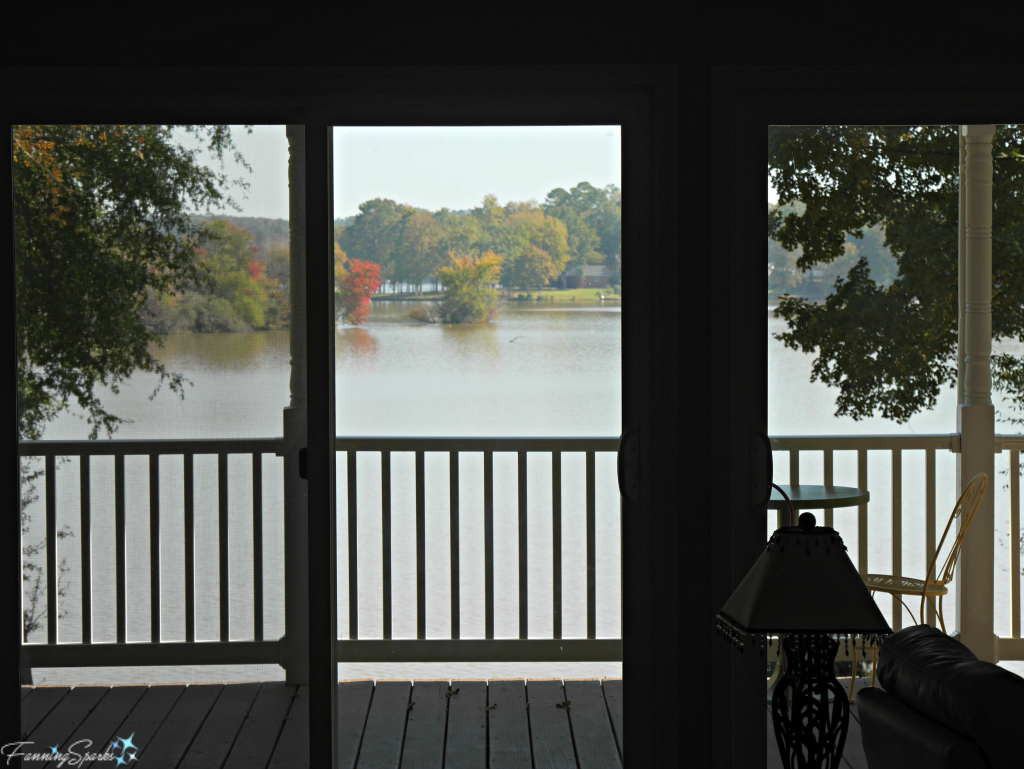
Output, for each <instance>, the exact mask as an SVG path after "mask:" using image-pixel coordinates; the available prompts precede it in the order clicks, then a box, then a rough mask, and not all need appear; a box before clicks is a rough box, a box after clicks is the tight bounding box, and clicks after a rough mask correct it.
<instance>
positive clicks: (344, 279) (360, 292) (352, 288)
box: [334, 259, 380, 326]
mask: <svg viewBox="0 0 1024 769" xmlns="http://www.w3.org/2000/svg"><path fill="white" fill-rule="evenodd" d="M336 285H337V287H336V288H335V290H334V315H335V317H336V318H338V319H340V320H342V321H344V322H345V323H352V324H354V325H357V326H358V325H359V324H361V323H362V322H363V321H365V320H366V319H367V317H369V315H370V297H371V296H372V295H373V294H374V292H376V291H377V289H378V288H380V265H379V264H374V263H373V262H364V261H363V260H361V259H349V260H348V265H347V268H346V269H345V274H344V275H342V276H341V277H340V278H338V279H337V281H336Z"/></svg>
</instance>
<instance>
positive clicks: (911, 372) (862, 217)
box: [768, 126, 1024, 423]
mask: <svg viewBox="0 0 1024 769" xmlns="http://www.w3.org/2000/svg"><path fill="white" fill-rule="evenodd" d="M956 131H957V129H956V127H955V126H924V127H916V128H905V127H894V126H871V127H861V126H819V127H774V128H770V129H769V135H768V139H769V166H768V168H769V175H770V178H771V181H772V184H773V186H774V187H775V189H776V191H777V192H778V194H779V201H780V202H790V201H795V200H799V201H801V202H802V203H803V204H805V205H806V209H805V210H804V212H803V213H802V215H797V214H795V213H787V212H783V211H781V210H780V209H776V210H774V211H772V212H771V213H770V214H769V217H768V231H769V237H772V238H774V239H776V240H777V241H778V242H779V243H780V244H781V245H782V247H783V248H785V249H787V250H790V251H792V250H795V249H796V248H797V247H800V248H802V254H801V255H800V257H799V258H798V260H797V266H798V267H799V268H800V269H802V270H804V269H809V268H810V267H811V266H812V265H818V264H826V265H827V264H830V263H832V262H833V261H835V260H836V259H837V258H839V257H840V255H841V254H842V253H843V250H844V242H845V240H846V236H847V235H848V234H849V235H852V236H853V237H854V238H857V239H860V238H862V237H863V234H864V228H865V227H871V226H874V225H878V224H881V225H883V226H884V231H885V240H884V244H883V245H884V246H885V247H888V248H889V249H891V252H892V255H893V257H894V258H895V259H896V262H897V265H898V274H897V275H896V277H895V279H894V280H893V281H892V282H891V283H890V284H889V285H884V284H880V283H879V282H877V281H876V280H875V278H874V276H873V275H872V274H871V269H870V267H869V264H868V260H867V258H860V259H859V260H858V261H857V264H856V265H855V266H853V267H852V268H850V269H849V270H848V271H847V273H846V277H845V278H844V277H838V278H836V281H835V291H834V293H833V295H832V296H830V297H828V299H827V300H826V301H825V302H824V304H814V303H811V302H808V301H806V300H802V299H799V298H795V297H788V298H784V299H783V301H782V302H781V303H780V305H779V307H778V309H777V310H776V314H777V317H781V318H785V319H786V321H787V324H788V329H789V330H788V331H787V332H785V333H783V334H780V335H779V336H778V338H779V339H780V340H781V341H783V342H784V343H785V344H786V346H787V347H790V348H792V349H797V350H803V351H804V352H806V353H809V354H816V358H815V360H814V363H813V367H812V381H814V380H821V381H823V382H825V383H826V384H828V385H831V386H834V387H838V388H839V396H838V397H837V400H836V407H837V408H836V415H837V416H840V415H850V416H852V417H853V418H854V419H861V418H863V417H866V416H870V415H871V414H873V413H875V412H876V411H880V412H881V414H882V416H884V417H885V418H887V419H893V420H895V421H897V422H906V421H907V420H908V419H909V418H910V417H911V416H913V415H914V414H915V413H917V412H919V411H921V410H922V409H927V408H931V407H933V406H934V405H935V402H936V397H937V395H938V392H939V388H940V387H942V386H944V385H947V386H949V387H954V386H955V384H956V376H957V364H956V342H957V235H958V209H959V193H958V180H959V160H958V158H959V148H958V139H957V133H956ZM1022 140H1024V132H1022V131H1021V129H1020V128H1019V127H1018V126H1000V128H999V131H998V132H997V134H996V137H995V141H994V146H993V165H994V177H993V186H992V198H993V212H992V278H993V292H992V336H993V339H994V340H995V341H1000V340H1002V339H1015V340H1021V341H1024V301H1022V297H1024V224H1022V222H1024V195H1022V192H1024V190H1022V185H1024V163H1022V159H1024V152H1022V147H1021V145H1022ZM992 373H993V386H994V388H995V389H996V390H997V391H1002V392H1005V393H1007V394H1008V396H1009V398H1010V400H1011V402H1012V403H1013V404H1014V407H1015V409H1018V410H1019V409H1020V408H1021V407H1022V406H1024V361H1022V359H1021V358H1018V357H1016V356H1013V355H1008V354H1000V355H994V356H993V358H992ZM1004 421H1009V422H1017V423H1020V422H1021V420H1019V419H1006V420H1004Z"/></svg>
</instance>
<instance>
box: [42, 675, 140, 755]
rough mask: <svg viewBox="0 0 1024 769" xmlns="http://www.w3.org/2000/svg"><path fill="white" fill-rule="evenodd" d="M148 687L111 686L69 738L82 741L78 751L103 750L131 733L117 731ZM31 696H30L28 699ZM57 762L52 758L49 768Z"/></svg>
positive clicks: (77, 741)
mask: <svg viewBox="0 0 1024 769" xmlns="http://www.w3.org/2000/svg"><path fill="white" fill-rule="evenodd" d="M148 688H149V687H147V686H142V685H140V686H113V687H111V688H110V689H108V690H107V692H106V694H104V695H103V698H102V699H101V700H100V701H99V704H97V705H96V706H95V707H94V708H93V709H92V711H91V712H90V713H89V715H88V716H86V718H85V719H84V720H83V721H82V722H81V724H79V726H78V728H77V729H75V731H74V733H73V734H72V735H71V737H69V738H68V744H69V745H71V744H75V743H78V744H79V747H78V752H79V753H82V754H85V753H103V752H104V751H105V750H106V748H107V746H108V745H109V744H110V742H111V741H112V740H113V739H114V738H115V737H127V736H128V735H127V734H117V730H118V728H119V727H120V726H121V725H122V724H123V723H124V722H125V720H126V719H127V718H128V717H129V716H130V715H131V712H132V709H133V708H134V707H135V706H136V705H137V704H138V703H139V701H140V700H141V699H142V696H143V695H144V694H145V693H146V691H147V690H148ZM27 700H28V698H27V697H26V698H25V701H27ZM25 701H23V702H22V708H24V706H25ZM83 741H84V742H83ZM57 765H58V762H57V761H51V762H50V763H48V764H47V765H46V766H47V769H51V768H53V767H57ZM65 766H67V764H65Z"/></svg>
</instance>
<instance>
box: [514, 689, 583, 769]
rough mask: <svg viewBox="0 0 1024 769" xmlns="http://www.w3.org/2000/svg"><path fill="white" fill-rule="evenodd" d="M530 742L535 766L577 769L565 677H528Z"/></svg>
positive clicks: (535, 768)
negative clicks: (537, 678) (530, 678)
mask: <svg viewBox="0 0 1024 769" xmlns="http://www.w3.org/2000/svg"><path fill="white" fill-rule="evenodd" d="M526 698H527V701H528V702H529V704H530V708H529V711H528V716H529V720H530V745H531V747H532V748H533V766H534V769H576V751H575V750H574V749H573V746H572V731H571V730H570V729H569V714H568V713H567V712H566V710H565V708H564V707H558V706H559V705H561V704H563V703H564V702H565V691H564V689H563V688H562V682H561V681H528V682H527V684H526Z"/></svg>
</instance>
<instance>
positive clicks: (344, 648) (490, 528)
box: [19, 437, 622, 667]
mask: <svg viewBox="0 0 1024 769" xmlns="http://www.w3.org/2000/svg"><path fill="white" fill-rule="evenodd" d="M335 449H336V451H345V452H346V453H347V462H346V487H347V491H348V498H347V524H348V542H349V558H348V569H349V590H348V608H349V638H348V639H344V640H341V639H339V640H338V657H339V660H340V661H341V660H343V661H347V662H373V661H379V662H449V661H461V662H487V661H619V660H621V659H622V641H621V639H617V638H597V636H596V614H597V613H596V604H597V583H596V572H597V565H596V561H595V559H596V542H595V539H596V522H595V510H596V479H595V457H596V455H597V454H598V453H610V454H614V453H615V452H616V451H617V449H618V439H617V438H449V437H441V438H341V437H339V438H337V439H336V442H335ZM283 450H284V442H283V440H282V439H280V438H261V439H234V440H109V441H23V442H21V443H20V444H19V453H20V455H21V456H23V457H43V458H44V464H45V467H44V473H45V476H44V487H45V508H46V551H47V559H46V566H45V574H46V584H47V609H46V610H47V641H46V643H42V644H39V643H32V644H25V645H24V646H23V658H22V660H23V661H22V665H23V666H24V667H67V666H72V667H79V666H80V667H95V666H118V665H199V664H256V663H278V664H281V663H283V660H284V652H283V648H282V645H281V644H280V643H279V641H278V639H274V640H268V639H265V638H264V636H263V625H264V622H263V613H264V590H263V587H264V586H263V562H262V557H263V546H262V544H263V491H262V489H263V471H262V456H263V454H278V455H280V454H281V452H282V451H283ZM359 452H379V454H380V462H381V473H382V480H383V484H382V488H383V490H384V493H383V496H382V502H381V525H382V532H383V533H384V535H385V536H384V537H383V542H385V543H390V541H391V538H390V531H391V509H390V499H391V493H390V488H391V470H390V466H391V455H392V453H394V452H415V483H416V552H417V579H416V591H417V638H416V639H394V638H392V629H391V614H392V612H391V596H392V584H391V548H390V547H389V546H384V547H383V548H382V551H383V552H382V561H383V562H382V570H383V583H384V584H383V587H384V589H383V606H382V614H383V617H384V638H383V639H364V638H360V637H359V612H358V603H359V591H358V569H357V564H358V558H359V553H358V549H357V547H356V542H357V537H356V523H357V515H356V509H357V505H358V499H359V497H358V486H357V481H356V457H357V454H358V453H359ZM426 452H445V453H447V454H448V455H449V473H450V478H451V480H452V483H451V486H450V489H449V510H450V513H449V514H450V531H451V557H450V563H451V567H450V568H451V638H450V639H444V640H441V639H427V638H426V579H425V564H426V526H425V522H426V521H425V516H426V507H427V506H426V498H425V470H424V455H425V453H426ZM466 452H477V453H482V454H483V460H484V462H483V489H484V539H485V541H484V572H485V591H484V592H485V617H486V621H485V637H484V638H483V639H465V638H462V637H461V627H460V616H461V609H460V598H459V583H460V579H459V575H460V559H459V532H460V527H459V483H458V479H459V456H460V454H461V453H466ZM501 452H511V453H515V454H516V455H517V458H518V524H519V527H518V530H519V555H518V572H519V632H518V636H519V637H518V638H513V639H508V638H495V637H494V541H493V533H494V521H493V511H494V483H493V460H494V454H495V453H501ZM569 452H572V453H582V454H584V456H585V463H586V464H585V467H586V485H585V488H586V543H585V547H586V563H587V589H586V618H587V621H586V627H587V631H586V638H563V637H562V615H563V606H562V564H561V552H562V547H561V510H562V500H561V490H562V474H561V460H562V454H563V453H569ZM530 453H534V454H536V453H541V454H548V455H550V459H551V470H552V531H551V536H552V561H553V562H552V585H551V588H552V594H553V633H552V637H551V638H530V637H529V635H528V622H527V618H528V607H529V598H530V596H529V591H528V579H527V527H526V523H527V513H528V501H527V500H528V497H527V493H526V486H527V474H526V462H527V455H528V454H530ZM196 454H200V455H203V454H206V455H209V454H216V455H217V457H218V463H217V467H218V483H217V485H218V502H217V505H218V508H217V509H218V523H219V527H218V528H219V542H218V545H219V556H220V557H219V569H220V573H219V588H218V589H219V601H220V602H219V610H220V639H219V640H218V641H198V642H197V641H196V638H195V613H196V612H195V609H196V595H195V593H196V586H195V578H194V576H195V558H194V555H195V550H194V545H195V542H194V531H195V521H196V511H195V504H194V493H193V491H194V481H193V459H194V457H195V455H196ZM233 454H234V455H238V454H242V455H251V457H252V499H253V505H252V530H253V555H252V557H253V564H252V567H253V568H252V576H253V585H252V589H253V596H254V600H253V626H254V638H253V640H251V641H249V640H230V616H231V613H230V606H231V600H232V594H231V590H230V580H229V578H228V562H229V559H228V554H229V551H230V543H229V539H228V530H229V527H228V509H229V508H228V486H229V483H228V456H229V455H233ZM100 455H106V456H113V457H114V504H113V507H114V510H113V514H114V521H115V544H116V552H117V558H116V591H115V595H114V596H109V597H108V596H102V597H101V596H96V595H93V580H92V575H93V571H92V560H91V550H92V547H91V529H92V523H91V522H92V517H93V515H94V512H93V510H92V506H91V503H90V499H91V494H90V478H91V474H90V466H89V458H90V457H92V456H100ZM132 455H135V456H148V457H149V554H150V641H149V642H148V643H127V642H126V640H127V611H126V565H125V553H126V525H125V524H126V522H125V461H124V460H125V457H126V456H132ZM168 455H177V456H181V457H183V459H184V475H183V477H184V483H183V487H182V494H183V497H184V531H183V532H182V538H183V546H184V547H183V549H184V553H185V556H184V562H183V564H182V567H183V574H184V582H185V584H184V597H185V621H186V632H185V641H184V642H181V641H172V642H168V641H162V640H161V627H160V615H161V611H160V607H161V589H160V552H161V543H160V523H159V522H160V491H159V477H160V476H159V468H160V458H161V457H162V456H168ZM64 456H77V457H80V465H79V472H80V478H79V484H80V500H81V501H80V516H81V517H80V521H81V526H80V528H81V587H82V590H81V596H82V598H81V601H82V605H81V612H82V636H81V641H80V642H75V643H65V642H61V643H58V636H57V627H58V623H57V620H58V612H59V609H60V606H59V598H58V588H57V573H58V572H57V546H56V545H57V510H56V499H57V495H56V488H55V479H56V458H57V457H64ZM343 505H345V503H344V502H343V501H342V500H338V511H339V518H340V517H341V515H340V514H341V513H342V511H343V510H344V509H345V508H344V507H343ZM282 514H284V511H282ZM287 593H288V586H287V584H286V585H285V601H286V602H287V600H288V596H287ZM110 599H112V600H113V601H114V602H115V604H116V632H117V636H116V638H117V640H116V643H93V642H92V635H93V633H92V617H93V605H94V604H95V603H96V602H97V601H99V600H110Z"/></svg>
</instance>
